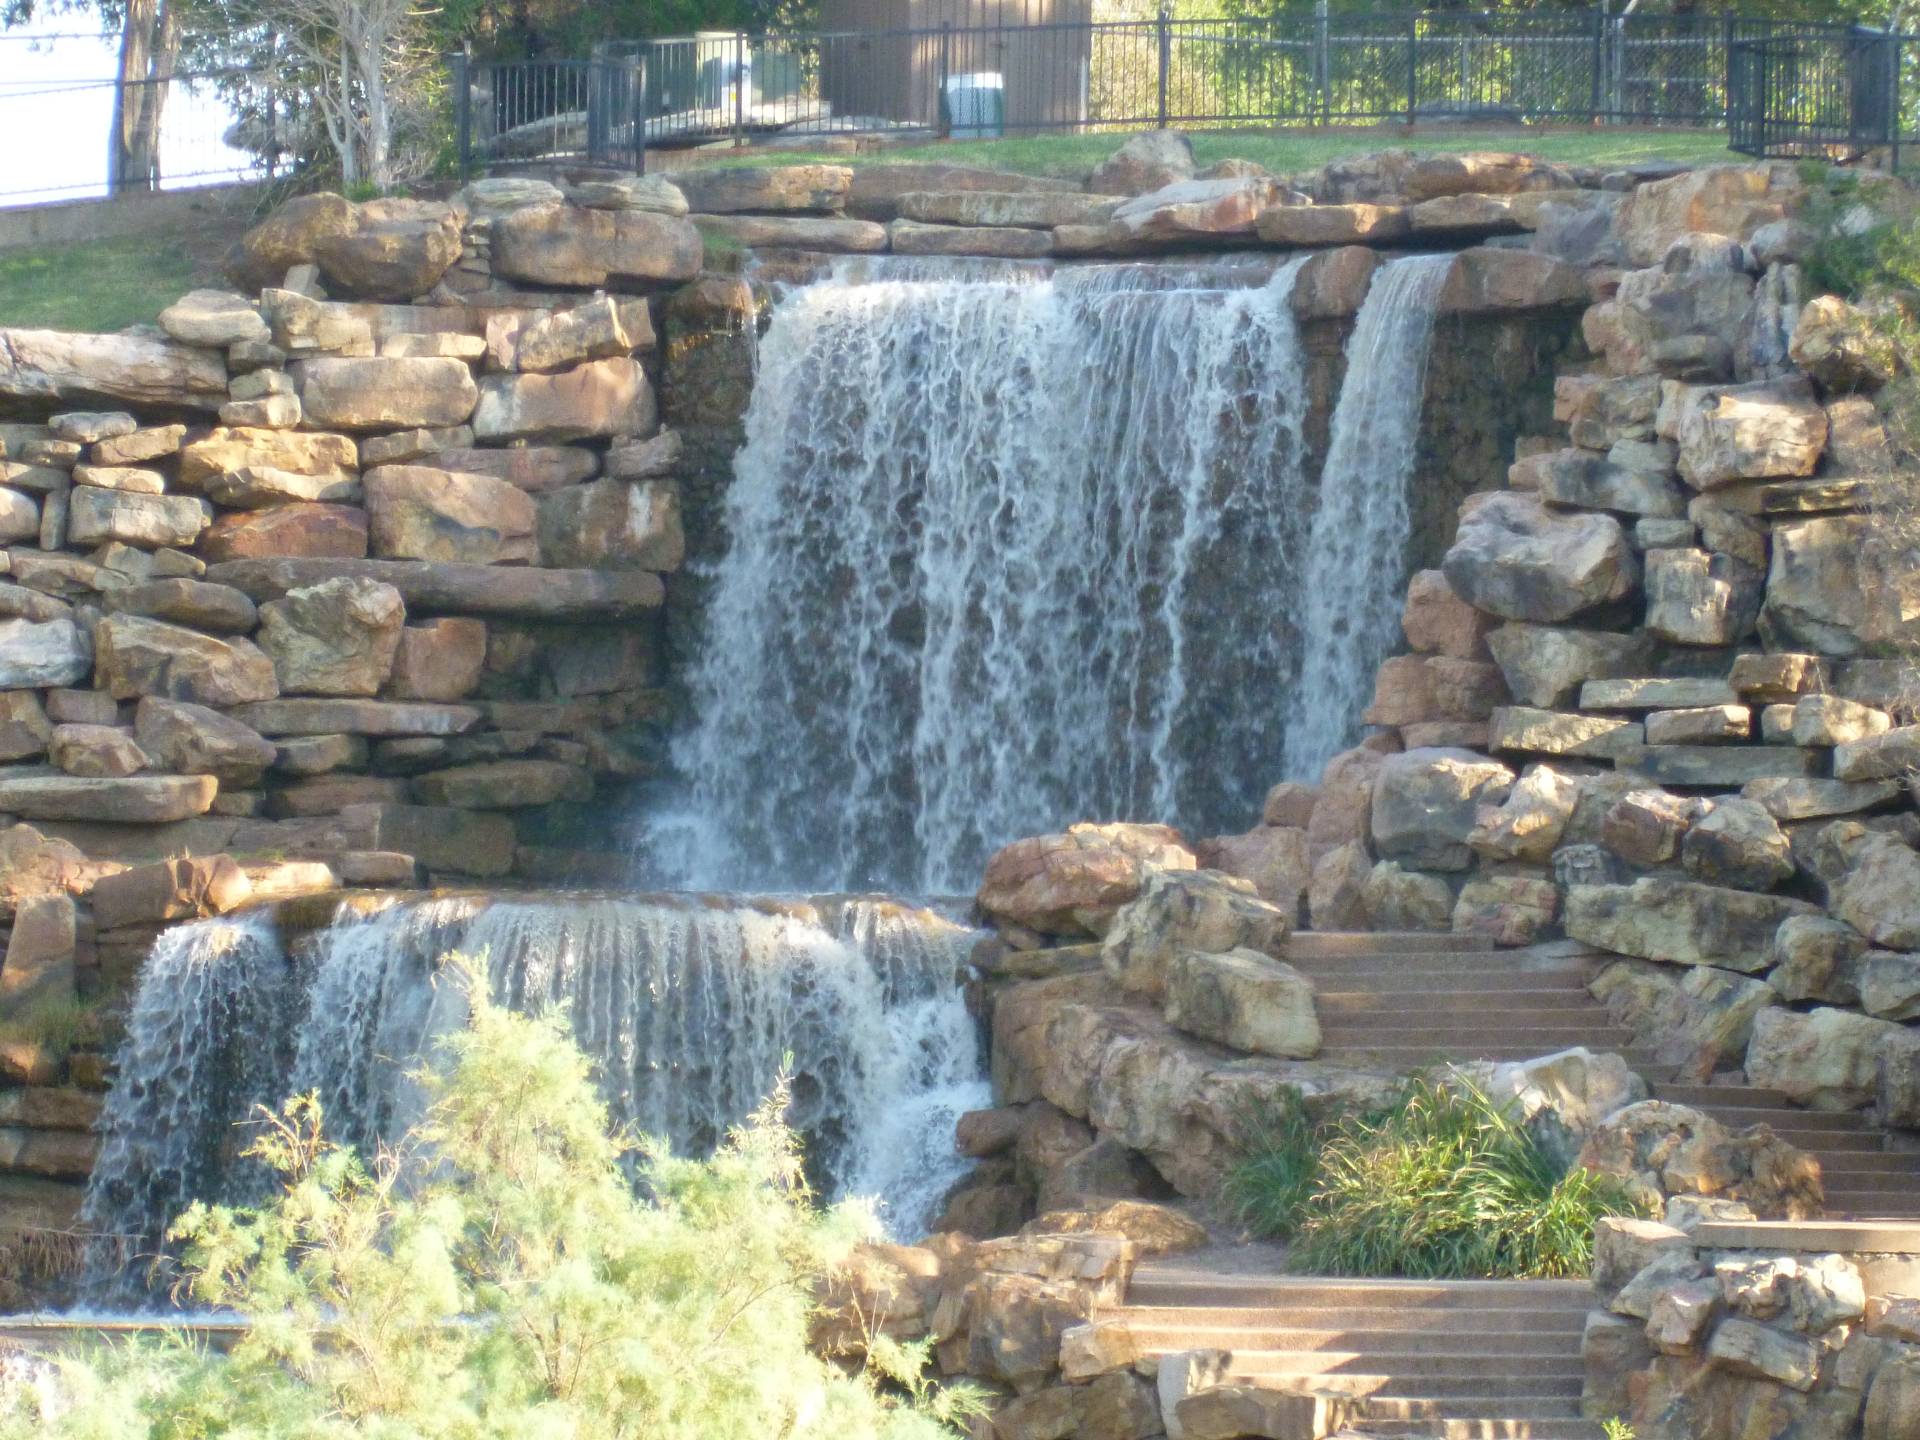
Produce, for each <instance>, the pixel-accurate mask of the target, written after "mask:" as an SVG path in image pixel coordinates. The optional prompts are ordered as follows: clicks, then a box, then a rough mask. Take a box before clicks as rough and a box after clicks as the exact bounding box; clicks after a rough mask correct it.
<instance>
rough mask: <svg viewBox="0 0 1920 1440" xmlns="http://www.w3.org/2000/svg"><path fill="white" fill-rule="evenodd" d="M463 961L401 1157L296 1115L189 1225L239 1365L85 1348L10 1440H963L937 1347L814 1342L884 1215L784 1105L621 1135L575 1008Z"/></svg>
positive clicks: (962, 1393) (138, 1350) (313, 1117)
mask: <svg viewBox="0 0 1920 1440" xmlns="http://www.w3.org/2000/svg"><path fill="white" fill-rule="evenodd" d="M449 973H450V974H451V975H453V976H454V977H455V979H456V980H457V981H458V983H462V984H463V985H464V986H465V987H466V989H467V991H468V994H469V996H470V998H471V1001H472V1021H471V1024H470V1026H468V1027H467V1028H466V1029H464V1030H462V1031H460V1032H458V1033H456V1034H454V1035H452V1036H451V1037H449V1038H448V1039H447V1040H446V1041H444V1042H443V1044H442V1046H441V1049H440V1051H439V1052H438V1061H439V1063H438V1064H436V1065H434V1066H433V1067H431V1068H429V1069H427V1070H425V1071H423V1072H422V1073H421V1074H420V1075H419V1076H418V1077H417V1078H418V1081H419V1083H420V1085H421V1086H422V1088H423V1092H424V1094H425V1097H426V1110H425V1115H424V1119H423V1120H422V1122H421V1123H420V1124H419V1125H418V1126H416V1127H415V1128H414V1129H413V1131H412V1132H411V1133H410V1134H409V1135H408V1137H407V1139H406V1140H405V1142H404V1143H403V1144H402V1145H400V1146H399V1147H398V1148H397V1149H396V1150H395V1151H393V1152H390V1153H382V1154H380V1155H377V1156H373V1157H370V1158H369V1159H368V1160H367V1161H365V1162H363V1161H362V1160H361V1159H360V1158H359V1157H358V1156H356V1155H354V1154H353V1153H351V1152H350V1151H347V1150H343V1149H340V1148H337V1147H335V1146H332V1145H330V1144H328V1143H327V1141H326V1140H325V1138H324V1136H323V1133H322V1130H321V1123H320V1122H321V1116H320V1111H319V1107H318V1104H317V1103H316V1102H315V1101H314V1099H313V1098H312V1097H306V1098H302V1099H296V1100H293V1101H291V1102H289V1103H288V1105H287V1106H286V1108H285V1109H284V1111H283V1112H282V1113H281V1114H280V1115H278V1116H275V1117H270V1120H269V1123H267V1124H266V1125H265V1126H264V1127H263V1129H262V1133H261V1134H260V1136H259V1138H258V1140H257V1141H256V1142H255V1144H254V1146H253V1147H252V1153H253V1154H254V1155H256V1156H257V1157H258V1158H259V1159H261V1160H262V1161H264V1162H265V1163H266V1164H268V1165H269V1166H271V1167H272V1168H273V1169H274V1170H275V1171H277V1172H278V1174H279V1176H280V1177H281V1181H282V1189H281V1193H280V1194H279V1196H278V1197H277V1198H276V1199H274V1200H273V1201H272V1202H271V1203H269V1204H266V1205H264V1206H262V1207H260V1208H259V1209H239V1210H236V1209H228V1208H224V1207H219V1206H205V1205H195V1206H194V1207H192V1208H191V1209H190V1210H189V1211H188V1212H187V1213H186V1214H185V1215H184V1216H182V1217H181V1219H180V1221H179V1222H178V1224H177V1225H176V1227H175V1229H174V1231H173V1238H174V1239H175V1240H176V1241H177V1242H178V1243H179V1244H181V1245H182V1246H183V1255H182V1261H181V1279H180V1289H181V1291H182V1292H183V1293H184V1294H185V1295H187V1296H188V1297H190V1298H191V1299H192V1300H194V1301H197V1302H199V1303H202V1304H205V1305H210V1306H218V1307H225V1308H231V1309H234V1310H237V1311H239V1312H240V1313H242V1314H243V1315H245V1316H246V1317H247V1318H248V1319H250V1320H251V1321H252V1322H253V1323H252V1327H251V1329H250V1330H249V1331H248V1333H247V1334H246V1335H245V1337H244V1338H243V1339H242V1340H240V1342H239V1343H238V1344H237V1345H236V1346H235V1347H234V1349H233V1351H232V1352H231V1353H230V1354H227V1355H221V1354H215V1353H209V1352H206V1351H203V1350H200V1349H198V1348H196V1347H194V1346H191V1345H187V1344H183V1343H182V1344H144V1345H135V1346H132V1347H127V1348H123V1349H112V1350H95V1351H86V1352H76V1353H74V1354H72V1355H70V1356H68V1357H66V1358H65V1359H63V1360H62V1361H61V1362H60V1364H59V1367H58V1370H57V1373H56V1375H55V1376H54V1378H53V1380H52V1382H51V1383H50V1384H46V1385H40V1386H37V1387H28V1388H25V1389H24V1390H23V1391H20V1392H16V1393H14V1394H12V1395H11V1396H9V1395H7V1394H5V1393H0V1440H28V1437H34V1440H108V1437H112V1440H216V1437H221V1440H241V1437H244V1440H348V1437H353V1440H629V1437H631V1440H640V1437H645V1440H717V1437H721V1436H735V1435H739V1436H760V1435H766V1436H772V1435H779V1436H789V1437H795V1440H802V1437H805V1440H938V1437H952V1436H953V1435H954V1434H955V1433H956V1430H955V1428H954V1427H955V1425H956V1424H957V1423H958V1422H960V1421H962V1420H964V1418H965V1417H966V1416H967V1415H969V1414H971V1413H972V1411H973V1410H974V1409H975V1408H977V1400H976V1397H975V1396H974V1395H973V1393H972V1392H971V1391H968V1390H963V1389H952V1390H946V1391H936V1390H934V1389H933V1388H932V1387H930V1386H929V1385H928V1384H927V1383H926V1382H925V1381H923V1380H922V1379H921V1378H920V1377H921V1375H922V1367H923V1364H924V1360H925V1354H924V1352H923V1351H921V1350H917V1349H914V1348H913V1347H903V1346H899V1345H887V1344H881V1343H876V1344H875V1345H874V1347H873V1351H874V1359H873V1361H872V1362H871V1363H870V1366H869V1368H868V1369H867V1370H865V1371H863V1372H858V1373H855V1374H851V1375H849V1374H846V1373H843V1372H842V1371H840V1370H838V1369H836V1368H833V1367H831V1366H829V1365H828V1364H826V1363H825V1362H824V1361H822V1360H820V1359H818V1358H817V1357H815V1356H814V1355H813V1354H811V1353H810V1352H809V1351H808V1349H807V1348H806V1323H807V1316H808V1311H809V1308H810V1303H811V1302H810V1296H811V1293H812V1289H811V1286H812V1282H813V1281H814V1279H815V1278H816V1277H817V1276H818V1275H819V1274H820V1273H821V1271H822V1270H823V1268H825V1267H826V1266H827V1265H829V1264H830V1263H831V1262H832V1261H833V1260H834V1259H835V1258H836V1257H837V1256H838V1255H840V1254H841V1253H843V1252H844V1250H845V1249H846V1247H847V1246H848V1245H850V1244H851V1243H852V1242H854V1241H855V1240H857V1239H859V1238H861V1237H862V1236H864V1235H865V1234H867V1233H869V1232H870V1231H871V1227H872V1217H871V1215H870V1214H869V1213H867V1212H866V1211H864V1210H863V1209H861V1208H859V1207H836V1208H834V1209H830V1210H824V1211H823V1210H821V1209H819V1208H817V1207H816V1206H815V1205H814V1204H813V1202H812V1199H811V1196H810V1195H809V1193H808V1191H807V1188H806V1183H805V1180H804V1178H803V1175H802V1171H801V1163H800V1154H799V1148H798V1143H797V1141H796V1138H795V1136H794V1134H793V1132H792V1131H791V1130H789V1129H788V1128H787V1126H786V1124H785V1123H784V1121H783V1119H782V1115H783V1114H784V1110H785V1104H786V1096H785V1094H784V1093H783V1092H782V1093H776V1095H775V1096H773V1097H772V1098H771V1099H770V1100H769V1101H768V1102H767V1103H766V1105H765V1106H764V1107H763V1108H762V1109H761V1111H760V1112H759V1113H758V1114H756V1115H754V1116H753V1117H752V1118H751V1120H750V1121H748V1122H747V1123H746V1124H744V1125H743V1126H741V1127H740V1128H739V1129H737V1130H736V1131H734V1132H733V1133H732V1134H731V1135H730V1136H729V1137H728V1139H727V1141H726V1143H725V1144H724V1145H723V1146H722V1147H721V1149H720V1151H719V1153H718V1154H716V1155H715V1156H714V1157H713V1158H712V1159H711V1160H707V1161H694V1160H687V1159H681V1158H679V1157H676V1156H673V1155H670V1154H669V1153H667V1151H666V1150H665V1149H664V1148H663V1147H661V1146H659V1145H657V1144H655V1143H652V1142H647V1141H627V1140H625V1139H622V1138H620V1137H615V1136H610V1135H609V1132H608V1124H607V1113H606V1109H605V1106H604V1105H603V1104H602V1103H601V1101H600V1099H599V1097H598V1095H597V1094H596V1092H595V1090H594V1087H593V1084H592V1082H591V1079H590V1076H589V1072H588V1062H587V1060H586V1058H585V1057H584V1056H583V1055H582V1054H581V1052H580V1050H579V1049H578V1048H577V1047H576V1046H575V1045H574V1043H573V1041H572V1038H571V1035H570V1034H569V1032H568V1030H567V1026H566V1023H565V1022H564V1020H562V1019H559V1018H557V1017H552V1016H549V1017H545V1018H539V1019H528V1018H525V1017H521V1016H517V1015H513V1014H510V1013H508V1012H506V1011H503V1010H501V1009H499V1008H497V1007H495V1006H494V1005H492V1004H491V1003H489V1002H488V1000H487V999H486V996H485V993H484V992H485V984H484V980H482V979H480V978H479V975H480V974H481V973H483V972H477V971H476V970H475V969H474V968H473V967H471V966H470V965H468V964H467V963H466V962H464V961H458V960H456V961H454V962H453V963H452V964H451V967H450V971H449ZM623 1157H624V1158H626V1159H629V1160H632V1161H635V1162H636V1163H637V1168H638V1171H639V1175H640V1177H641V1179H642V1181H643V1187H642V1193H641V1194H639V1195H636V1192H635V1190H634V1188H633V1187H632V1186H631V1185H630V1183H629V1182H628V1180H627V1178H626V1176H625V1175H624V1174H623V1172H622V1168H621V1162H622V1159H623ZM48 1392H51V1393H48Z"/></svg>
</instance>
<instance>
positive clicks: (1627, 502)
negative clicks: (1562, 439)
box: [1522, 449, 1687, 519]
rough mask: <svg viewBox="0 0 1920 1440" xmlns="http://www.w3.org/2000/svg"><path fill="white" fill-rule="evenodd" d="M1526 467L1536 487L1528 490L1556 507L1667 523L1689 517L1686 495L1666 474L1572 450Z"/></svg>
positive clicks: (1534, 459) (1537, 459)
mask: <svg viewBox="0 0 1920 1440" xmlns="http://www.w3.org/2000/svg"><path fill="white" fill-rule="evenodd" d="M1522 463H1524V464H1526V465H1527V467H1528V470H1529V471H1530V476H1529V478H1531V479H1532V480H1533V481H1534V484H1533V485H1531V486H1530V487H1529V488H1530V489H1532V490H1535V491H1536V492H1538V494H1539V496H1540V498H1541V499H1543V500H1547V501H1550V502H1552V503H1553V504H1555V505H1564V506H1568V507H1570V508H1577V509H1583V510H1612V511H1615V512H1618V513H1621V514H1626V515H1646V516H1655V517H1665V518H1668V519H1673V518H1678V517H1681V516H1684V515H1685V514H1686V513H1687V499H1686V495H1685V493H1684V492H1683V491H1682V490H1681V488H1680V485H1679V483H1678V482H1677V481H1675V480H1673V479H1672V478H1671V477H1670V476H1669V474H1668V473H1667V472H1666V471H1664V470H1648V469H1636V468H1632V467H1629V466H1626V465H1618V464H1615V463H1614V462H1613V461H1612V460H1610V459H1608V458H1607V457H1606V456H1604V455H1596V454H1594V453H1593V452H1592V451H1590V450H1572V449H1568V450H1558V451H1554V452H1551V453H1549V454H1546V455H1539V456H1534V457H1532V458H1531V459H1529V460H1527V461H1525V462H1522Z"/></svg>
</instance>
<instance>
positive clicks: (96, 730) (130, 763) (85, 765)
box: [47, 725, 147, 779]
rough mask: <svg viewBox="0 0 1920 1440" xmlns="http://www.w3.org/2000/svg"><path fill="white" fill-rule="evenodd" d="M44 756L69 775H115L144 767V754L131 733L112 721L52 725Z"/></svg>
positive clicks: (94, 777)
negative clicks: (50, 736)
mask: <svg viewBox="0 0 1920 1440" xmlns="http://www.w3.org/2000/svg"><path fill="white" fill-rule="evenodd" d="M47 758H48V759H50V760H52V761H53V763H54V766H55V767H56V768H57V769H60V770H62V771H64V772H65V773H67V774H68V775H81V776H86V777H88V778H91V779H117V778H119V777H120V776H123V775H137V774H139V773H140V772H141V771H142V770H144V769H146V768H147V757H146V755H145V754H144V753H142V751H141V749H140V747H139V746H138V745H136V744H135V743H134V741H133V737H132V736H131V735H129V734H127V732H126V731H124V730H120V729H116V728H115V727H114V726H111V725H60V726H57V727H55V729H54V732H53V735H52V738H51V739H50V740H49V742H48V745H47Z"/></svg>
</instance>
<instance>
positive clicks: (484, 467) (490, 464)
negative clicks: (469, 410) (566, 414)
mask: <svg viewBox="0 0 1920 1440" xmlns="http://www.w3.org/2000/svg"><path fill="white" fill-rule="evenodd" d="M469 438H471V437H469ZM431 459H432V463H433V464H434V465H435V466H437V467H438V468H440V469H442V470H454V471H459V472H461V473H463V474H468V475H491V476H492V477H493V478H494V479H496V480H505V481H506V482H507V483H508V484H510V485H515V486H518V487H519V488H520V489H522V490H525V491H526V492H527V493H528V494H530V495H544V494H546V493H547V492H548V491H550V490H560V489H564V488H565V487H566V486H568V485H577V484H579V483H580V482H581V481H582V480H591V479H592V478H593V477H594V475H595V474H597V473H598V472H599V469H600V459H599V457H598V456H596V455H595V454H594V453H593V452H592V451H591V450H585V449H582V448H580V447H579V446H576V445H513V446H509V447H508V448H506V449H504V450H495V449H474V448H472V447H471V446H454V447H452V448H450V449H443V450H439V451H437V452H435V453H433V454H432V456H431Z"/></svg>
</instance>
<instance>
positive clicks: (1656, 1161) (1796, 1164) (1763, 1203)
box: [1578, 1012, 1825, 1284]
mask: <svg viewBox="0 0 1920 1440" xmlns="http://www.w3.org/2000/svg"><path fill="white" fill-rule="evenodd" d="M1769 1013H1772V1012H1769ZM1578 1163H1580V1164H1581V1165H1584V1166H1586V1167H1587V1168H1588V1169H1591V1170H1597V1171H1599V1172H1600V1173H1602V1174H1606V1175H1613V1176H1616V1177H1618V1178H1620V1179H1621V1180H1623V1181H1625V1182H1626V1184H1627V1188H1628V1190H1629V1191H1630V1192H1632V1193H1633V1194H1634V1195H1635V1197H1636V1198H1637V1199H1638V1200H1640V1201H1641V1203H1643V1204H1646V1205H1649V1206H1651V1207H1653V1208H1656V1209H1657V1208H1659V1206H1660V1205H1661V1203H1662V1202H1663V1201H1664V1199H1665V1198H1666V1197H1667V1196H1671V1195H1706V1196H1717V1197H1721V1198H1724V1199H1732V1200H1739V1201H1741V1202H1743V1203H1745V1204H1746V1205H1748V1206H1750V1207H1751V1208H1752V1209H1753V1211H1754V1213H1756V1214H1758V1215H1763V1216H1767V1217H1770V1218H1784V1219H1796V1220H1798V1219H1806V1218H1808V1217H1809V1216H1814V1215H1818V1214H1819V1213H1820V1206H1821V1203H1822V1201H1823V1199H1824V1198H1825V1197H1824V1194H1823V1192H1822V1190H1821V1185H1820V1164H1819V1162H1818V1161H1817V1160H1815V1159H1814V1158H1813V1157H1812V1156H1810V1155H1807V1154H1805V1153H1804V1152H1802V1151H1800V1150H1796V1149H1794V1148H1793V1147H1792V1146H1790V1145H1788V1144H1786V1142H1784V1141H1782V1140H1780V1139H1779V1138H1778V1137H1777V1136H1775V1135H1774V1133H1773V1131H1772V1130H1770V1129H1768V1128H1767V1127H1766V1126H1764V1125H1752V1126H1749V1127H1747V1128H1746V1129H1745V1130H1742V1131H1740V1132H1738V1133H1737V1134H1736V1133H1734V1132H1732V1131H1729V1130H1728V1129H1727V1127H1726V1126H1724V1125H1722V1124H1721V1123H1720V1122H1719V1121H1718V1120H1715V1119H1713V1118H1712V1117H1711V1116H1709V1115H1706V1114H1703V1113H1702V1112H1701V1111H1698V1110H1694V1109H1692V1108H1690V1107H1688V1106H1685V1105H1670V1104H1667V1103H1666V1102H1665V1101H1660V1100H1643V1101H1641V1102H1639V1103H1637V1104H1633V1105H1629V1106H1627V1107H1626V1108H1625V1109H1622V1110H1619V1111H1617V1112H1615V1113H1614V1114H1613V1115H1611V1116H1609V1117H1608V1118H1607V1119H1605V1120H1604V1121H1602V1122H1601V1124H1600V1125H1599V1126H1598V1127H1597V1128H1596V1129H1595V1130H1594V1132H1593V1134H1592V1135H1591V1136H1590V1137H1589V1138H1588V1140H1587V1143H1586V1145H1585V1147H1584V1148H1583V1149H1582V1150H1581V1152H1580V1158H1579V1162H1578ZM1602 1223H1603V1224H1604V1223H1607V1222H1602ZM1598 1241H1599V1232H1598V1231H1596V1232H1595V1243H1596V1254H1595V1261H1594V1263H1595V1283H1596V1284H1598V1283H1599V1267H1600V1263H1601V1262H1600V1257H1599V1255H1598ZM1662 1248H1663V1249H1665V1248H1667V1247H1664V1246H1663V1247H1662ZM1674 1248H1677V1247H1674ZM1668 1253H1672V1250H1671V1249H1669V1250H1668ZM1652 1258H1655V1257H1653V1256H1650V1257H1649V1260H1651V1259H1652ZM1636 1273H1638V1272H1636Z"/></svg>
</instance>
